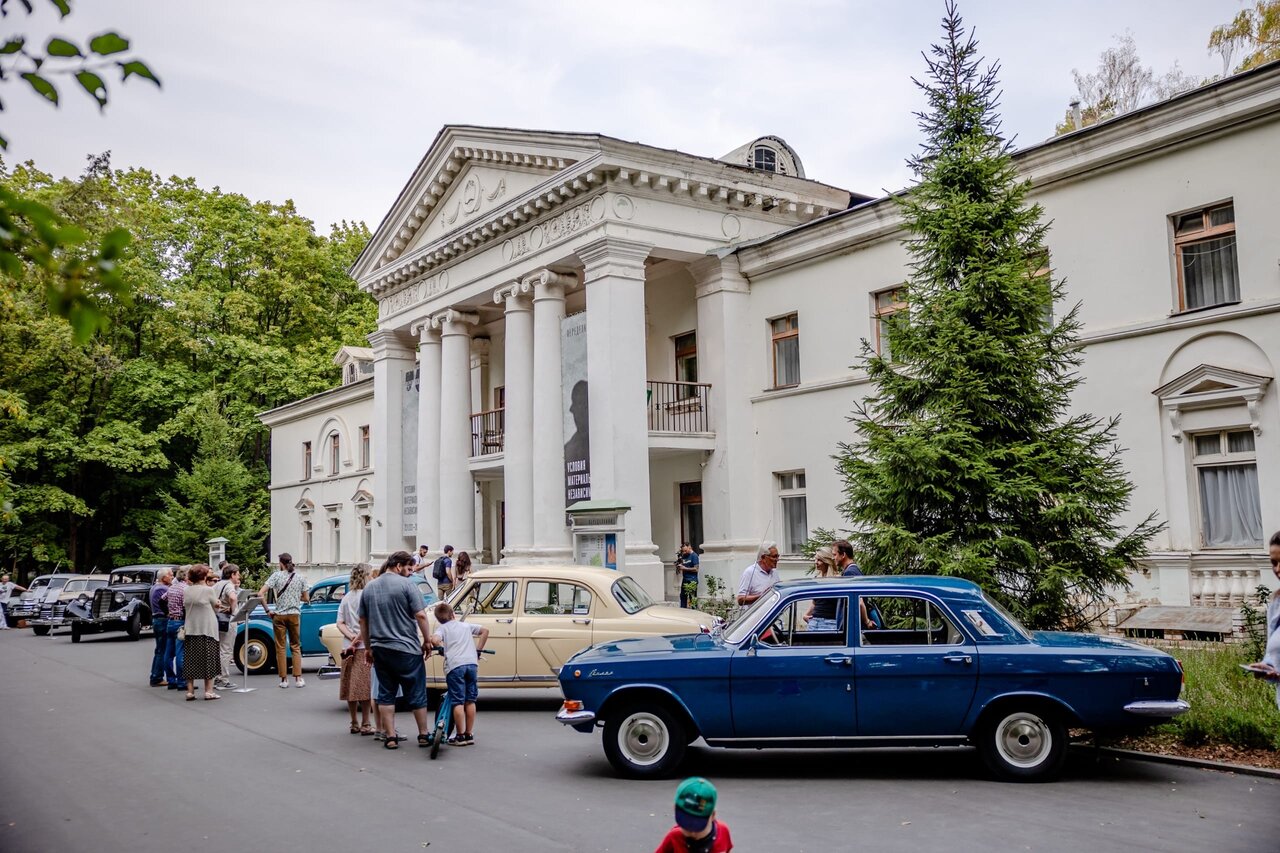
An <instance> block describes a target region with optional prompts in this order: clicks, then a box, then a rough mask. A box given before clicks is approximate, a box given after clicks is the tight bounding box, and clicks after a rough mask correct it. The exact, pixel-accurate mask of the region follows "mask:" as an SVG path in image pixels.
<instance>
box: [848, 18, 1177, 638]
mask: <svg viewBox="0 0 1280 853" xmlns="http://www.w3.org/2000/svg"><path fill="white" fill-rule="evenodd" d="M944 29H945V40H944V41H943V43H942V44H941V45H937V46H934V47H933V49H932V58H931V59H928V60H927V62H928V67H929V81H928V82H926V83H919V84H918V85H920V87H921V88H922V89H923V91H924V93H925V95H926V97H927V99H928V104H929V108H928V110H927V111H926V112H923V113H920V114H919V119H920V126H921V128H922V129H923V131H924V133H925V137H926V141H925V143H924V145H923V150H922V152H921V154H920V155H919V156H918V157H916V158H914V159H913V160H912V161H911V166H912V167H913V169H914V170H915V172H916V174H917V175H918V177H919V182H918V184H917V185H916V186H915V187H914V188H913V189H912V190H911V191H910V192H909V193H908V194H907V195H906V196H905V198H904V199H903V200H902V212H903V216H904V221H905V224H906V227H907V229H908V230H909V231H910V233H911V235H912V236H911V238H910V240H909V241H908V248H909V251H910V253H911V258H912V261H911V273H912V275H911V279H910V281H909V282H908V286H907V296H906V301H907V304H908V310H906V311H903V312H899V313H897V314H894V315H891V316H890V318H889V322H888V324H887V325H888V337H889V345H890V347H889V348H890V351H891V352H892V354H893V355H892V359H890V358H887V357H882V356H881V355H879V354H877V353H875V352H873V351H872V349H871V347H870V345H869V344H868V343H867V342H865V341H864V342H863V352H862V357H861V362H862V364H861V366H862V367H863V368H865V370H866V371H867V373H868V375H869V376H870V378H871V380H872V382H873V388H874V390H873V392H872V394H871V395H870V396H869V397H867V398H866V399H865V401H864V402H863V403H861V404H860V405H858V406H856V407H855V410H854V413H853V415H852V417H851V419H850V420H851V421H852V423H853V424H854V428H855V430H856V432H857V437H858V440H857V441H856V442H851V443H845V444H842V445H841V446H840V453H839V455H837V457H836V460H837V468H838V470H839V472H840V474H841V476H842V478H843V480H844V483H845V486H844V495H845V501H844V503H843V504H842V506H841V511H842V513H843V514H844V516H845V517H846V518H847V519H848V520H849V521H850V522H851V524H852V527H853V530H851V531H850V532H849V536H848V538H849V539H850V541H851V542H852V543H853V544H854V546H855V548H856V549H857V550H858V552H859V554H860V557H861V560H860V562H861V566H862V568H863V570H864V571H868V572H870V573H884V574H895V573H903V574H929V575H953V576H958V577H964V578H968V579H970V580H972V581H975V582H976V583H978V584H979V585H981V586H982V587H984V588H985V589H986V590H988V591H989V592H991V593H992V594H994V595H995V596H996V597H998V598H999V599H1000V600H1001V601H1002V602H1003V603H1004V604H1006V605H1007V606H1008V607H1010V609H1012V610H1013V611H1014V613H1015V614H1017V615H1018V616H1019V617H1020V618H1021V619H1023V620H1024V621H1025V622H1026V623H1027V624H1028V625H1029V626H1031V627H1033V628H1049V627H1079V626H1081V625H1083V624H1084V623H1085V622H1087V620H1088V619H1089V618H1090V616H1091V615H1092V614H1093V613H1094V612H1095V611H1096V607H1097V605H1098V604H1099V603H1100V602H1101V601H1103V600H1105V598H1106V595H1107V589H1108V587H1113V586H1125V585H1127V583H1128V581H1127V569H1128V568H1129V567H1131V566H1133V565H1134V563H1135V561H1136V560H1137V559H1138V558H1140V557H1141V556H1142V555H1143V554H1144V553H1145V549H1146V543H1147V541H1148V540H1149V538H1150V537H1151V536H1152V535H1153V534H1154V533H1155V532H1156V530H1158V527H1157V526H1156V525H1155V524H1154V521H1153V518H1151V517H1149V518H1147V519H1146V520H1145V521H1142V522H1141V523H1140V524H1138V525H1137V526H1136V527H1134V528H1133V529H1131V530H1129V531H1128V532H1122V531H1121V529H1120V528H1119V526H1118V524H1117V523H1116V521H1115V519H1116V518H1117V516H1118V515H1120V514H1121V513H1123V512H1124V511H1125V510H1126V509H1127V507H1128V503H1129V497H1130V494H1131V492H1132V486H1131V485H1130V484H1129V483H1128V482H1127V480H1126V477H1125V473H1124V470H1123V468H1122V466H1121V464H1120V458H1119V453H1120V451H1119V448H1118V447H1116V445H1115V427H1116V421H1115V420H1110V421H1106V420H1102V419H1100V418H1096V417H1094V416H1092V415H1088V414H1079V415H1075V416H1068V415H1067V412H1068V409H1069V405H1070V401H1071V394H1072V392H1073V391H1074V390H1075V388H1076V387H1077V386H1078V385H1079V384H1080V381H1081V380H1080V376H1079V373H1078V369H1079V366H1080V363H1081V355H1080V350H1079V344H1078V338H1077V333H1078V330H1079V322H1078V321H1077V319H1076V311H1075V310H1074V309H1073V310H1070V311H1067V312H1065V314H1063V315H1062V316H1061V317H1060V319H1058V320H1057V322H1056V323H1051V322H1048V321H1047V319H1046V313H1047V310H1048V309H1049V308H1050V306H1051V305H1052V303H1053V302H1055V301H1060V300H1061V299H1062V298H1063V290H1062V284H1061V282H1058V281H1054V280H1053V279H1052V275H1051V274H1046V273H1045V272H1044V268H1045V266H1046V257H1047V252H1046V249H1045V243H1044V237H1045V232H1046V226H1045V225H1043V224H1042V223H1041V221H1040V218H1041V210H1040V208H1039V207H1038V206H1036V205H1030V204H1028V203H1027V200H1026V197H1027V191H1028V185H1027V184H1026V183H1025V182H1022V181H1020V180H1019V178H1018V176H1017V174H1016V172H1015V169H1014V164H1013V161H1012V158H1011V156H1010V147H1009V144H1008V143H1007V142H1006V141H1005V140H1003V138H1002V137H1001V136H1000V133H999V121H998V118H997V116H996V112H995V110H996V94H997V80H996V69H995V68H988V69H986V70H985V71H980V70H979V65H980V62H981V60H980V58H979V57H978V55H977V45H976V43H975V42H974V41H973V39H972V38H971V37H969V36H967V35H966V33H965V32H964V30H963V27H962V24H961V21H960V18H959V16H958V15H957V14H956V12H955V8H954V5H951V4H949V5H948V12H947V16H946V18H945V20H944Z"/></svg>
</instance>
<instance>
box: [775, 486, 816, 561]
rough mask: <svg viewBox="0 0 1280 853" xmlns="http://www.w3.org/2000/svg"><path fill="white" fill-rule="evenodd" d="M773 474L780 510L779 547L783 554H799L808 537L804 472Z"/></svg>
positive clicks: (807, 511)
mask: <svg viewBox="0 0 1280 853" xmlns="http://www.w3.org/2000/svg"><path fill="white" fill-rule="evenodd" d="M775 476H776V477H777V482H778V503H779V507H780V509H781V511H782V524H781V530H782V542H781V543H779V548H780V550H781V551H782V553H784V554H799V553H800V549H801V548H802V547H803V546H804V543H805V542H807V541H808V539H809V510H808V506H807V504H806V502H805V479H804V472H803V471H786V472H784V473H780V474H777V475H775Z"/></svg>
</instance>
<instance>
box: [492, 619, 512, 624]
mask: <svg viewBox="0 0 1280 853" xmlns="http://www.w3.org/2000/svg"><path fill="white" fill-rule="evenodd" d="M493 621H494V622H497V623H498V624H499V625H510V624H511V623H512V622H514V621H516V620H514V619H494V620H493Z"/></svg>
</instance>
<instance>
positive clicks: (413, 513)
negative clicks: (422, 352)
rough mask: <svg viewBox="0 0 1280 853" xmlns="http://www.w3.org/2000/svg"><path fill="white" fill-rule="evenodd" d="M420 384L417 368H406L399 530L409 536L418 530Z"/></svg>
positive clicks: (411, 536) (402, 410)
mask: <svg viewBox="0 0 1280 853" xmlns="http://www.w3.org/2000/svg"><path fill="white" fill-rule="evenodd" d="M418 384H419V383H418V369H417V368H414V369H413V370H406V371H405V372H404V395H403V397H402V398H401V400H400V483H401V485H402V493H401V496H400V532H401V533H402V534H403V535H404V536H405V537H406V538H413V537H414V536H416V535H417V533H418V486H417V483H418ZM392 497H393V498H394V495H393V496H392Z"/></svg>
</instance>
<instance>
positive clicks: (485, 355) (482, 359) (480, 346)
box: [471, 338, 493, 370]
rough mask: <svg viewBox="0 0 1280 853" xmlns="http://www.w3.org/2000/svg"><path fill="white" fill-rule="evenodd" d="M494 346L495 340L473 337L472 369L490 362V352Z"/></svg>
mask: <svg viewBox="0 0 1280 853" xmlns="http://www.w3.org/2000/svg"><path fill="white" fill-rule="evenodd" d="M492 347H493V342H492V341H491V340H489V339H488V338H472V339H471V369H472V370H474V369H475V368H477V367H481V366H483V365H486V364H488V363H489V352H490V350H491V349H492Z"/></svg>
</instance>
